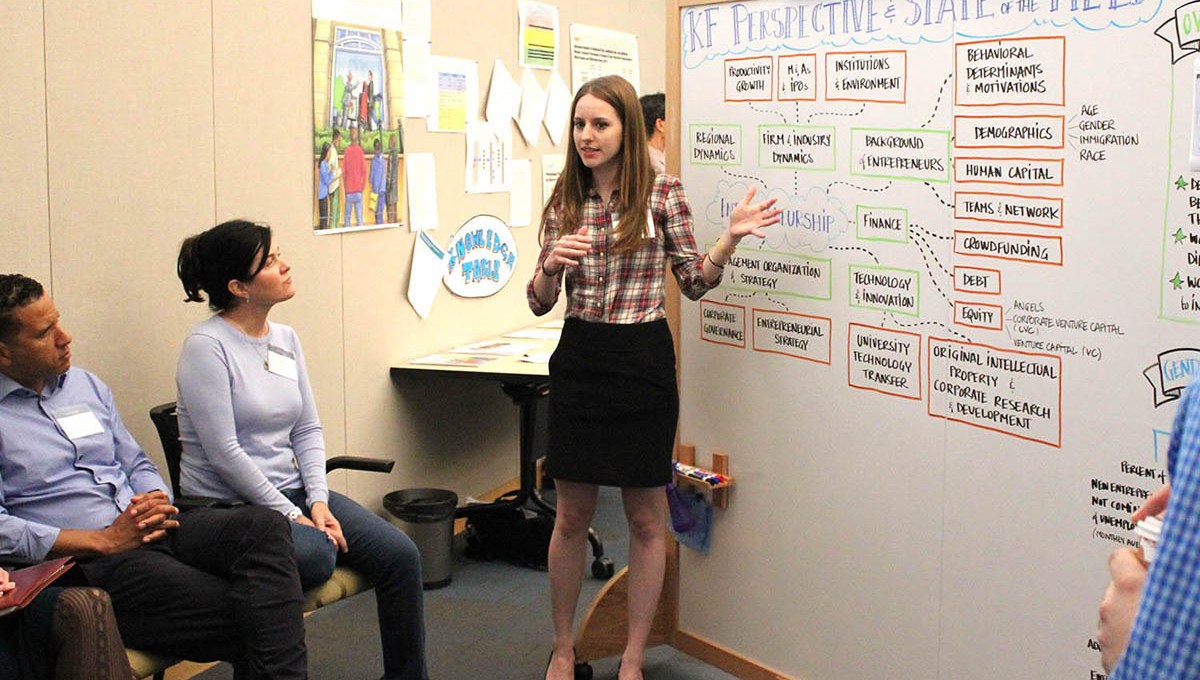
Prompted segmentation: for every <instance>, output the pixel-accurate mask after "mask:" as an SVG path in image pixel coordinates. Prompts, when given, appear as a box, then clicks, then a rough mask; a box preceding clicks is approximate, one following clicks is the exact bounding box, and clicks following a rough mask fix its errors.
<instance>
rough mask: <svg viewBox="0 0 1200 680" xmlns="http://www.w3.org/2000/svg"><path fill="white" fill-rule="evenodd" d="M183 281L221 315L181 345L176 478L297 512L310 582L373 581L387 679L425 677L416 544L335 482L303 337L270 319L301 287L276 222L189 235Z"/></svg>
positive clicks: (295, 537)
mask: <svg viewBox="0 0 1200 680" xmlns="http://www.w3.org/2000/svg"><path fill="white" fill-rule="evenodd" d="M178 272H179V279H180V281H181V282H182V283H183V289H184V291H185V292H186V293H187V300H188V301H189V302H203V301H204V300H205V297H206V296H207V300H208V305H209V307H211V308H212V310H213V311H214V312H216V313H215V314H214V315H213V316H211V317H209V318H208V319H207V320H206V321H202V322H201V323H199V324H197V325H196V326H195V327H194V328H193V329H192V331H191V333H190V334H189V335H188V337H187V339H186V340H184V342H183V351H182V352H181V353H180V355H179V366H178V368H177V369H176V373H175V383H176V386H177V387H178V389H179V401H178V410H177V413H178V414H179V441H180V443H181V444H182V445H183V458H182V460H181V466H180V476H179V486H180V489H181V490H182V491H183V492H184V493H185V494H188V495H196V496H208V497H212V498H230V499H237V500H241V501H245V502H247V503H251V504H253V505H261V506H264V507H268V508H271V509H273V510H276V511H278V512H280V513H282V514H283V515H285V516H286V517H287V518H288V519H289V520H291V521H292V542H293V544H294V545H295V554H296V568H297V571H298V572H299V573H300V582H301V585H302V586H303V587H304V588H306V589H307V588H311V587H313V586H315V585H318V584H320V583H323V582H324V581H326V580H327V579H328V578H329V576H330V575H331V574H332V573H333V569H334V566H335V564H347V565H350V566H352V567H354V568H355V569H358V570H360V571H362V572H363V573H365V574H366V575H367V576H368V577H370V578H371V580H372V581H373V582H374V583H375V595H376V599H377V600H378V606H377V609H378V616H379V633H380V637H381V639H382V643H383V670H384V676H383V677H384V678H385V680H428V678H429V673H428V672H427V671H426V668H425V622H424V599H423V598H424V595H423V593H422V590H421V561H420V555H419V554H418V552H417V547H416V545H415V544H414V543H413V542H412V541H411V540H410V539H409V538H408V536H406V535H405V534H404V532H402V531H400V529H398V528H396V527H395V526H392V525H391V524H390V523H389V522H387V521H386V520H384V519H383V518H382V517H380V516H379V515H376V514H375V513H373V512H371V511H370V510H367V509H366V508H364V507H362V506H361V505H359V504H358V503H356V502H354V501H353V500H352V499H350V498H347V497H346V496H343V495H341V494H339V493H336V492H334V491H330V489H329V484H328V482H327V481H326V479H325V437H324V434H323V433H322V430H321V421H320V420H319V419H318V418H317V407H316V403H315V402H314V401H313V394H312V388H311V387H310V386H309V383H308V368H307V367H306V366H305V363H304V353H303V351H302V350H301V348H300V339H299V337H297V336H296V332H295V331H294V330H292V329H291V328H290V327H288V326H285V325H283V324H281V323H276V322H274V321H269V320H268V319H267V317H268V315H269V314H270V312H271V309H272V308H274V307H275V305H277V304H279V303H280V302H285V301H287V300H290V299H291V298H292V296H294V295H295V294H296V289H295V286H294V285H293V283H292V276H291V267H289V266H288V264H287V262H286V261H284V259H283V257H282V256H281V255H280V253H279V248H278V247H275V248H272V247H271V229H270V227H267V226H265V225H261V224H255V223H253V222H247V221H245V220H230V221H229V222H223V223H221V224H218V225H217V226H215V227H213V228H212V229H209V230H208V231H205V232H203V233H201V234H197V235H195V236H192V237H190V238H188V239H187V240H185V241H184V242H183V245H182V246H181V247H180V250H179V262H178Z"/></svg>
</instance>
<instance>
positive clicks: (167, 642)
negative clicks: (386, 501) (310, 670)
mask: <svg viewBox="0 0 1200 680" xmlns="http://www.w3.org/2000/svg"><path fill="white" fill-rule="evenodd" d="M292 551H293V548H292V536H291V531H290V528H289V522H288V521H287V518H285V517H284V516H283V515H281V514H279V513H278V512H275V511H274V510H268V509H266V508H256V507H252V506H245V507H240V508H235V509H232V510H217V509H209V508H198V509H195V510H190V511H188V512H186V513H183V514H182V515H180V516H179V528H178V529H176V530H174V531H172V532H171V533H170V534H169V535H168V537H167V538H166V539H164V540H162V541H159V542H158V543H153V544H151V545H148V546H145V547H142V548H138V549H136V550H130V551H128V552H124V553H121V554H119V555H109V556H105V557H99V558H95V559H90V560H85V561H83V562H82V563H81V564H80V569H81V570H82V571H83V574H84V576H86V578H87V582H88V583H89V584H90V585H94V586H97V587H99V588H103V589H105V590H107V591H108V593H109V595H110V597H111V598H112V603H113V609H114V611H115V612H116V615H117V624H118V626H119V627H120V629H121V637H122V638H123V639H124V641H125V644H126V645H127V646H129V647H133V648H135V649H144V650H147V651H154V652H159V653H163V654H169V655H172V656H179V657H183V658H186V659H192V660H195V661H215V660H224V661H230V662H231V663H232V664H233V667H234V677H235V678H238V679H239V680H242V679H243V678H305V677H307V675H306V673H307V671H306V666H307V653H306V650H305V646H304V618H303V594H302V593H301V590H300V578H299V576H298V575H297V573H296V563H295V560H294V559H293V557H292Z"/></svg>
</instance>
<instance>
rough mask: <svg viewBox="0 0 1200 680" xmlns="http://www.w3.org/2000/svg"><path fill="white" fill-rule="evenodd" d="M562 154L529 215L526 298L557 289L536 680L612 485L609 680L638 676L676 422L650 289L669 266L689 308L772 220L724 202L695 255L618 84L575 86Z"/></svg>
mask: <svg viewBox="0 0 1200 680" xmlns="http://www.w3.org/2000/svg"><path fill="white" fill-rule="evenodd" d="M571 129H572V139H573V142H574V143H573V144H572V145H570V146H568V148H567V162H566V167H564V169H563V173H562V175H561V176H560V177H559V178H558V182H557V183H556V184H555V186H554V192H553V193H552V194H551V196H550V200H549V201H548V202H547V203H546V207H545V209H544V210H543V211H542V231H541V238H542V251H541V254H540V255H539V257H538V266H537V269H536V271H535V273H534V276H533V279H532V280H531V281H530V282H529V285H528V287H527V289H526V293H527V296H528V298H529V306H530V308H531V309H532V310H533V312H534V313H535V314H537V315H539V316H540V315H542V314H545V313H546V312H548V311H550V309H551V308H553V307H554V304H555V303H556V302H557V301H558V296H559V290H560V288H561V286H562V284H563V282H564V281H565V283H566V291H567V309H566V315H565V316H566V323H565V324H564V326H563V332H562V339H561V340H560V341H559V344H558V349H557V350H556V351H555V352H554V356H553V357H552V358H551V360H550V425H549V430H550V432H549V455H548V458H547V462H546V472H547V474H549V475H550V476H551V477H553V478H554V480H555V489H556V490H557V498H558V513H557V517H556V519H555V522H554V534H553V537H552V538H551V540H550V556H549V562H550V564H549V566H550V604H551V613H552V617H553V619H554V650H553V652H552V654H551V656H550V662H549V665H548V667H547V669H546V679H547V680H564V679H569V678H573V677H574V675H573V672H574V661H575V653H574V650H573V644H574V640H573V635H572V626H573V621H574V617H575V608H576V605H577V603H578V601H579V591H580V588H581V586H582V582H583V570H584V562H585V559H586V554H587V530H588V525H589V524H590V523H591V519H592V515H593V513H594V512H595V509H596V498H597V491H598V487H599V486H601V485H603V486H617V487H620V488H621V497H622V500H623V502H624V506H625V517H626V520H627V521H628V523H629V639H628V641H627V642H626V646H625V651H624V654H623V655H622V657H621V669H620V675H619V676H618V677H619V679H620V680H639V679H640V678H641V677H642V671H641V667H642V662H643V660H644V657H645V651H646V640H647V638H648V637H649V634H650V624H651V620H652V619H653V617H654V611H655V608H656V607H657V606H658V598H659V594H660V592H661V590H662V581H663V570H664V563H665V561H666V520H665V515H666V494H665V493H664V490H663V487H665V486H666V484H667V483H668V482H670V481H671V474H672V467H671V452H672V448H673V446H674V441H675V427H676V424H677V422H678V418H679V395H678V391H677V388H676V384H675V348H674V344H673V342H672V339H671V331H670V329H669V328H668V327H667V321H666V310H665V306H664V304H665V302H664V293H663V285H664V281H665V278H666V275H665V264H666V263H669V264H670V265H671V269H672V271H673V272H674V275H675V278H676V280H677V281H678V282H679V287H680V289H681V290H682V291H683V293H684V294H685V295H687V296H688V297H689V298H690V299H693V300H696V299H699V298H700V296H702V295H704V294H705V293H706V292H708V291H709V290H711V289H712V288H714V287H715V286H716V285H717V284H718V283H720V281H721V274H722V271H723V269H724V267H725V265H726V264H728V263H729V258H730V256H731V255H732V254H733V251H734V248H736V247H737V244H738V243H739V242H740V241H741V240H742V238H743V237H745V236H746V235H747V234H754V235H755V236H759V237H761V236H763V233H762V231H761V229H762V228H764V227H768V226H770V225H772V224H775V223H777V222H779V210H776V209H774V204H775V201H774V200H770V201H765V202H762V203H758V204H751V200H752V199H753V197H754V190H753V189H751V190H750V192H749V193H748V194H747V195H746V197H745V198H744V199H743V200H742V202H741V203H739V204H738V206H737V207H736V209H735V210H734V211H733V214H732V215H730V218H729V227H728V228H727V229H726V230H725V232H724V233H723V234H722V235H721V237H720V238H719V239H718V241H717V243H716V245H714V246H713V248H712V249H711V250H709V252H707V253H699V252H698V251H697V249H696V242H695V237H694V236H693V234H692V211H691V208H690V207H689V206H688V202H687V197H686V196H684V192H683V185H682V184H680V182H679V179H678V178H676V177H673V176H670V175H658V176H657V177H656V176H655V172H654V169H653V168H652V167H651V164H650V156H649V153H648V152H647V150H646V135H645V132H644V130H645V125H644V123H643V121H642V109H641V105H640V103H639V102H638V98H637V93H635V92H634V90H633V86H631V85H630V84H629V83H628V82H627V81H625V80H624V79H622V78H620V77H619V76H604V77H601V78H596V79H595V80H591V81H588V82H587V83H585V84H584V85H583V87H581V88H580V89H579V92H578V93H577V94H576V95H575V101H574V102H573V103H572V105H571Z"/></svg>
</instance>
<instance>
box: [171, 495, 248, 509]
mask: <svg viewBox="0 0 1200 680" xmlns="http://www.w3.org/2000/svg"><path fill="white" fill-rule="evenodd" d="M243 505H245V503H244V502H242V501H235V500H230V499H228V498H211V497H209V496H179V497H178V498H176V499H175V507H177V508H179V512H187V511H188V510H194V509H196V508H237V507H240V506H243Z"/></svg>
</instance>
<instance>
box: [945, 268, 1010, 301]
mask: <svg viewBox="0 0 1200 680" xmlns="http://www.w3.org/2000/svg"><path fill="white" fill-rule="evenodd" d="M1000 290H1001V285H1000V270H999V269H987V268H984V267H962V266H955V267H954V291H955V292H957V293H975V294H976V295H999V294H1000Z"/></svg>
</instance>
